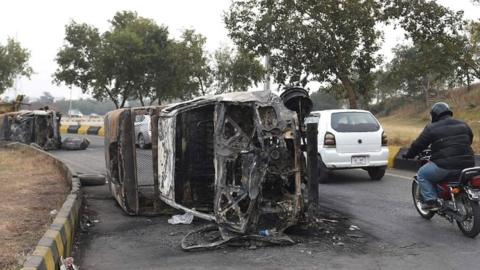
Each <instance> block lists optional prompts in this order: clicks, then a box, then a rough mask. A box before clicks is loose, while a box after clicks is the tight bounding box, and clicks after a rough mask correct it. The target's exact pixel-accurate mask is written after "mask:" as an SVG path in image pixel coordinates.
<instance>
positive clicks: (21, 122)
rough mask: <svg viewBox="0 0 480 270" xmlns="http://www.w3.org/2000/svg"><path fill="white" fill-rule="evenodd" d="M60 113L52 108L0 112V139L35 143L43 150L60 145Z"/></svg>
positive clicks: (56, 147)
mask: <svg viewBox="0 0 480 270" xmlns="http://www.w3.org/2000/svg"><path fill="white" fill-rule="evenodd" d="M60 119H61V114H60V113H58V112H55V111H52V110H35V111H18V112H8V113H4V114H0V140H4V141H15V142H21V143H25V144H31V143H35V144H37V145H38V146H40V147H42V148H43V149H45V150H52V149H58V148H60V146H61V144H62V143H61V141H62V140H61V136H60Z"/></svg>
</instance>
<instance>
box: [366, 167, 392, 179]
mask: <svg viewBox="0 0 480 270" xmlns="http://www.w3.org/2000/svg"><path fill="white" fill-rule="evenodd" d="M386 170H387V168H386V167H371V168H367V172H368V175H369V176H370V179H372V180H374V181H380V180H382V178H383V176H384V175H385V171H386Z"/></svg>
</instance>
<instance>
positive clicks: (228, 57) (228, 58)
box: [212, 47, 265, 94]
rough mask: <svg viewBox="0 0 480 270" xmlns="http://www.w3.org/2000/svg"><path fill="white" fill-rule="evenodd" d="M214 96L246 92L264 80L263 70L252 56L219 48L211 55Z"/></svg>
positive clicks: (227, 48) (241, 51)
mask: <svg viewBox="0 0 480 270" xmlns="http://www.w3.org/2000/svg"><path fill="white" fill-rule="evenodd" d="M212 71H213V76H214V79H215V84H214V89H215V93H216V94H221V93H226V92H235V91H247V90H248V87H250V86H252V85H257V84H258V83H259V82H261V81H262V80H263V79H264V76H265V69H264V68H263V66H262V64H261V63H260V62H259V61H258V59H257V58H256V57H255V55H254V54H252V53H248V52H246V51H244V50H238V51H237V50H234V49H232V48H229V47H221V48H219V49H218V50H216V51H215V53H214V55H213V68H212Z"/></svg>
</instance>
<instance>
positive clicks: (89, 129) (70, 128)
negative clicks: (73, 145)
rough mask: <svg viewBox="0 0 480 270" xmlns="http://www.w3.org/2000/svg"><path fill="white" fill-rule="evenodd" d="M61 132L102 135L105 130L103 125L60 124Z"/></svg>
mask: <svg viewBox="0 0 480 270" xmlns="http://www.w3.org/2000/svg"><path fill="white" fill-rule="evenodd" d="M60 132H61V133H68V134H80V135H98V136H104V134H105V131H104V128H103V126H89V125H63V124H62V125H61V126H60Z"/></svg>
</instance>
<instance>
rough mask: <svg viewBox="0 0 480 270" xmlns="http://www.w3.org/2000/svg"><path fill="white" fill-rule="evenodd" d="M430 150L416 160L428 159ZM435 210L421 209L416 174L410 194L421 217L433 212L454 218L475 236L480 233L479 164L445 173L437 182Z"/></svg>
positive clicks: (464, 231) (429, 215)
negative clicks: (438, 204)
mask: <svg viewBox="0 0 480 270" xmlns="http://www.w3.org/2000/svg"><path fill="white" fill-rule="evenodd" d="M430 156H431V151H430V150H424V151H423V152H422V153H420V154H419V156H418V157H417V160H418V161H419V162H420V164H421V165H423V164H425V163H427V162H428V161H429V160H430ZM437 192H438V201H439V203H440V208H439V209H438V210H434V211H431V210H424V209H422V205H423V201H422V195H421V193H420V185H419V184H418V180H417V175H415V176H414V179H413V182H412V197H413V202H414V205H415V208H416V209H417V212H418V213H419V214H420V216H421V217H423V218H424V219H431V218H432V217H433V216H434V215H435V214H437V215H439V216H442V217H444V218H446V219H447V220H448V221H449V222H450V223H453V222H454V221H455V222H456V223H457V226H458V228H459V229H460V231H462V233H463V234H464V235H466V236H468V237H471V238H475V237H476V236H477V235H478V234H479V233H480V205H479V202H480V167H472V168H467V169H464V170H462V171H461V172H460V173H458V172H455V173H452V174H451V175H449V176H447V180H445V181H442V182H439V183H437Z"/></svg>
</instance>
